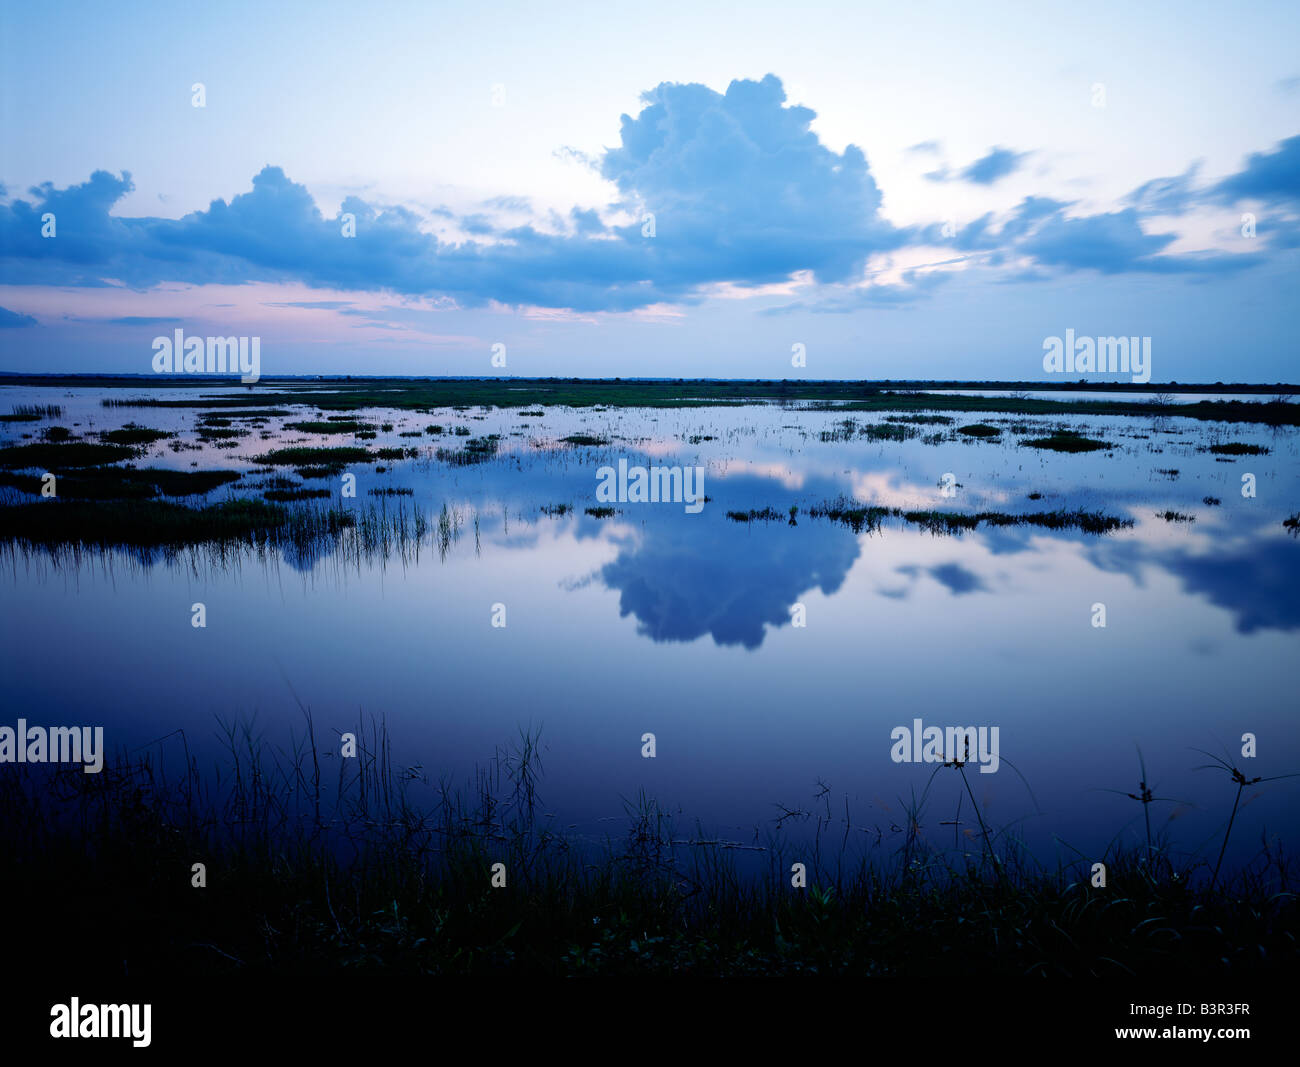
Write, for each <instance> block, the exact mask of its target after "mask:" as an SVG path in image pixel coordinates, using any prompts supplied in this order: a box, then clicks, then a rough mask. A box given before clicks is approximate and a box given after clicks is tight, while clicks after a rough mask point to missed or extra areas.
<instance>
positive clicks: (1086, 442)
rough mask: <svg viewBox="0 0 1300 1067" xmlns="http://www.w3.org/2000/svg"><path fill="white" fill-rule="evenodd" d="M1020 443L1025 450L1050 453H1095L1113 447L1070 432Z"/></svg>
mask: <svg viewBox="0 0 1300 1067" xmlns="http://www.w3.org/2000/svg"><path fill="white" fill-rule="evenodd" d="M1020 443H1021V444H1022V445H1024V446H1025V447H1026V448H1042V449H1047V450H1048V451H1051V452H1097V451H1099V450H1101V449H1103V448H1114V447H1115V446H1114V445H1112V444H1110V443H1109V442H1106V441H1098V440H1095V439H1094V438H1091V437H1084V436H1082V435H1081V434H1077V433H1074V432H1073V431H1071V430H1058V431H1056V432H1055V433H1053V434H1050V435H1049V436H1047V437H1035V438H1032V439H1030V440H1027V441H1021V442H1020Z"/></svg>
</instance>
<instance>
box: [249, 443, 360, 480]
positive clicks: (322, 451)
mask: <svg viewBox="0 0 1300 1067" xmlns="http://www.w3.org/2000/svg"><path fill="white" fill-rule="evenodd" d="M368 459H370V452H369V451H368V450H367V449H364V448H354V447H349V446H346V445H344V446H340V447H338V448H301V447H294V448H276V449H273V450H272V451H270V452H267V453H266V454H265V455H263V456H258V457H256V462H258V463H264V464H266V465H267V466H271V467H317V468H320V469H323V470H325V471H329V472H332V471H338V470H342V469H343V468H344V467H346V466H347V465H348V464H349V463H364V462H365V461H366V460H368ZM300 473H301V472H300ZM304 477H306V475H304Z"/></svg>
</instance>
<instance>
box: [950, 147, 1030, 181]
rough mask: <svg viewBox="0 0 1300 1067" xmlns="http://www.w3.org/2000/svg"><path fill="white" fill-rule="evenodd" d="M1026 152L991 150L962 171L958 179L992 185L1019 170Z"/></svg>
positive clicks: (1005, 149)
mask: <svg viewBox="0 0 1300 1067" xmlns="http://www.w3.org/2000/svg"><path fill="white" fill-rule="evenodd" d="M1027 155H1028V153H1027V152H1013V151H1011V149H1009V148H992V149H990V150H989V153H988V155H986V156H982V157H981V158H979V159H977V160H976V161H975V162H974V163H972V164H971V165H970V166H969V167H967V168H966V169H965V170H963V171H962V172H961V173H960V174H959V175H958V177H960V178H963V179H964V180H966V181H968V182H974V183H975V184H976V185H992V184H993V183H994V182H995V181H998V180H999V179H1000V178H1005V177H1006V176H1007V175H1008V174H1011V173H1013V172H1015V171H1016V170H1018V169H1019V168H1020V164H1021V162H1022V161H1023V160H1024V159H1025V157H1026V156H1027Z"/></svg>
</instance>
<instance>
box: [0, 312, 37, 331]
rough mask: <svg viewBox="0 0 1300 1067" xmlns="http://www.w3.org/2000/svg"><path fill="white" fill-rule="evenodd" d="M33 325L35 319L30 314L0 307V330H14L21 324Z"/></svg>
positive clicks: (21, 325)
mask: <svg viewBox="0 0 1300 1067" xmlns="http://www.w3.org/2000/svg"><path fill="white" fill-rule="evenodd" d="M35 325H36V320H35V319H34V318H32V317H31V316H30V315H24V314H22V313H21V312H18V311H10V310H9V309H8V308H3V307H0V330H16V329H20V328H21V327H23V326H35Z"/></svg>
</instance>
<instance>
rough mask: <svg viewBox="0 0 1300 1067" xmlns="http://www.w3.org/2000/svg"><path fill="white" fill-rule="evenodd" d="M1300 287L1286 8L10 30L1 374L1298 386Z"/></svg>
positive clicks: (0, 191)
mask: <svg viewBox="0 0 1300 1067" xmlns="http://www.w3.org/2000/svg"><path fill="white" fill-rule="evenodd" d="M1298 266H1300V5H1296V4H1295V3H1294V2H1290V3H1268V2H1260V3H1254V4H1252V5H1251V6H1250V8H1249V9H1248V10H1242V9H1232V8H1226V7H1223V6H1222V5H1213V4H1199V3H1179V4H1172V3H1168V4H1167V3H1145V4H1143V5H1142V6H1141V10H1134V9H1133V6H1132V5H1131V4H1128V3H1117V4H1111V3H1090V4H1087V5H1063V4H1042V3H1038V4H1019V3H988V4H981V5H970V4H947V3H914V4H866V3H860V2H859V3H845V4H818V3H812V4H800V5H792V4H768V3H752V4H745V5H740V6H736V5H723V4H710V5H706V4H700V3H698V2H694V3H682V4H678V3H666V4H658V5H654V6H653V7H649V6H646V5H634V4H619V3H608V2H605V3H598V4H597V3H592V4H585V3H584V4H579V3H560V4H556V5H546V6H545V9H542V8H541V7H540V6H536V5H525V4H514V3H505V2H495V3H492V4H474V5H469V4H466V5H460V4H437V3H421V4H400V3H383V4H377V5H373V6H370V7H367V8H364V9H358V8H357V7H356V6H355V5H341V4H330V3H313V4H310V5H307V4H301V5H300V4H278V5H273V6H272V5H264V4H237V3H227V4H210V5H203V6H202V7H194V8H192V9H185V8H183V7H182V6H180V5H166V6H164V5H156V4H133V3H123V4H115V5H111V6H109V5H101V4H67V3H43V4H40V5H24V6H23V7H22V8H21V9H19V8H18V7H17V5H13V4H10V5H6V6H5V7H4V9H3V12H0V371H16V372H52V373H57V372H78V373H86V372H121V373H134V374H148V373H150V372H151V365H152V364H151V361H152V358H153V354H154V348H153V341H154V339H155V338H156V337H159V336H164V335H165V336H171V335H173V333H174V331H175V330H177V329H181V330H183V331H184V333H185V334H186V335H189V336H196V335H197V336H246V337H257V338H260V346H261V364H262V369H261V373H262V374H263V375H264V376H267V375H276V374H417V375H439V374H447V375H520V376H531V375H564V376H573V375H577V376H590V377H614V376H622V377H637V376H640V377H660V376H671V377H694V376H701V377H740V378H957V379H975V380H978V379H1014V380H1051V379H1052V378H1053V375H1051V374H1049V373H1047V372H1046V371H1045V370H1044V366H1043V357H1044V346H1045V344H1046V343H1047V340H1048V339H1049V338H1052V337H1062V336H1064V335H1065V334H1066V331H1067V330H1073V331H1074V333H1075V334H1076V335H1078V336H1090V337H1106V336H1125V337H1142V338H1150V347H1151V353H1152V355H1151V375H1152V380H1153V381H1169V380H1173V381H1183V382H1190V381H1209V382H1213V381H1225V382H1229V381H1258V382H1277V381H1287V382H1296V381H1297V380H1300V374H1298V373H1297V369H1296V358H1297V355H1298V354H1300V343H1297V335H1298V334H1300V303H1298V299H1297V293H1298V291H1300V286H1298V285H1297V280H1298V278H1300V275H1298V273H1297V267H1298ZM494 353H495V355H496V363H494V362H493V355H494ZM800 354H801V355H800ZM503 358H504V366H501V365H500V363H501V361H502V359H503ZM1077 377H1078V376H1077V375H1074V376H1071V380H1074V378H1077ZM1109 377H1118V378H1120V379H1124V378H1125V376H1124V375H1110V376H1109Z"/></svg>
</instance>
